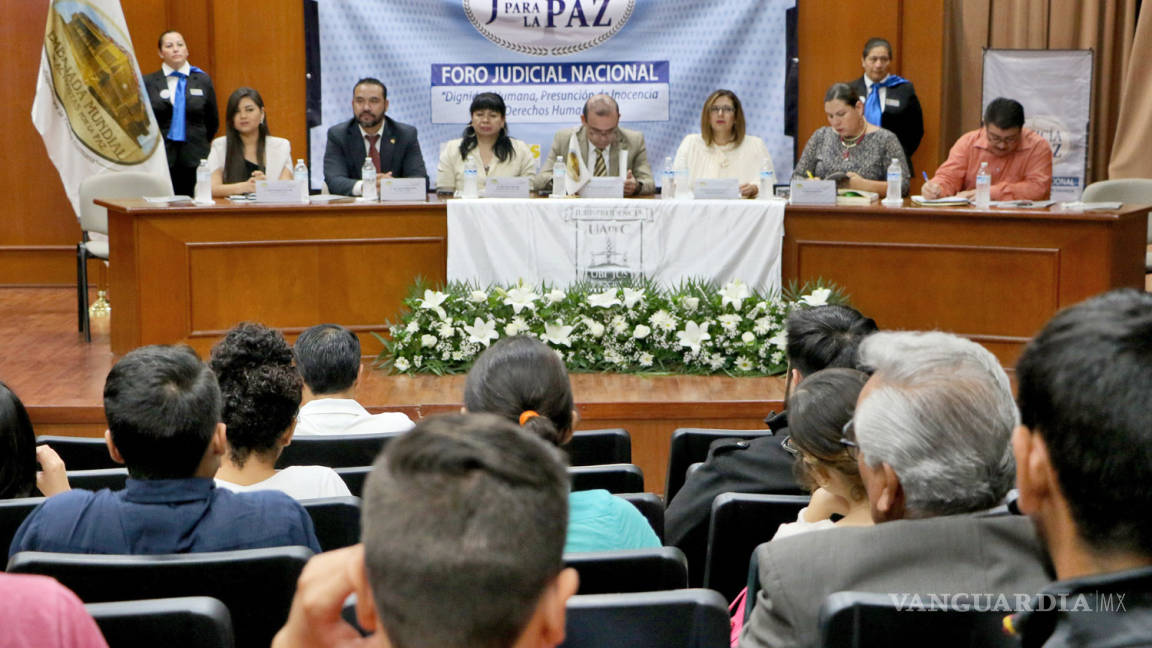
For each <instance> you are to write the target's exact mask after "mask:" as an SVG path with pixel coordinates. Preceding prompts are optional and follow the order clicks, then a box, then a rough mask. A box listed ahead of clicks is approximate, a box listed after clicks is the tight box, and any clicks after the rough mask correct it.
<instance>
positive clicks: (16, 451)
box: [0, 382, 69, 499]
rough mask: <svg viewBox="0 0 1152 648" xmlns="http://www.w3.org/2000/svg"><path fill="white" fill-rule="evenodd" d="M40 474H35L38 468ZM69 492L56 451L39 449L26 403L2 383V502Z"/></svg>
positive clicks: (0, 406) (0, 474)
mask: <svg viewBox="0 0 1152 648" xmlns="http://www.w3.org/2000/svg"><path fill="white" fill-rule="evenodd" d="M37 463H39V464H40V468H41V469H40V470H36V464H37ZM68 489H69V486H68V474H67V471H66V469H65V467H64V462H63V461H62V460H61V459H60V455H58V454H56V451H55V450H53V449H52V448H49V447H48V446H46V445H41V446H37V445H36V433H35V432H34V431H33V430H32V421H31V420H29V418H28V411H27V410H26V409H24V403H22V402H20V399H19V398H18V397H17V396H16V394H15V393H13V392H12V390H11V389H8V385H5V384H4V383H3V382H0V499H13V498H18V497H37V496H39V495H45V496H48V495H55V494H56V493H62V492H64V491H66V490H68Z"/></svg>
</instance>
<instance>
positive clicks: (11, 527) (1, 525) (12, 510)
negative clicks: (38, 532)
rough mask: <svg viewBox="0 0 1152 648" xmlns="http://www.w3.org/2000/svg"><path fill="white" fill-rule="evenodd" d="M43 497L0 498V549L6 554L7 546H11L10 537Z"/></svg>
mask: <svg viewBox="0 0 1152 648" xmlns="http://www.w3.org/2000/svg"><path fill="white" fill-rule="evenodd" d="M45 499H46V498H43V497H21V498H17V499H7V500H0V551H3V552H4V555H7V554H8V547H11V546H12V538H13V537H14V536H15V535H16V530H17V529H19V528H20V525H21V524H22V523H23V522H24V518H26V517H28V514H29V513H31V512H32V510H33V509H35V508H36V507H37V506H40V504H41V503H42V502H43V501H44V500H45Z"/></svg>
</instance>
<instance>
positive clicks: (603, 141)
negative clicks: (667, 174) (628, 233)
mask: <svg viewBox="0 0 1152 648" xmlns="http://www.w3.org/2000/svg"><path fill="white" fill-rule="evenodd" d="M573 135H575V137H573ZM573 139H575V141H576V143H577V145H578V146H579V150H580V154H581V156H583V159H584V160H587V165H588V169H589V171H590V172H591V173H592V175H593V176H607V177H613V176H618V175H620V173H621V170H620V151H626V152H627V154H628V166H627V169H626V171H627V176H626V178H625V180H624V195H625V196H639V195H644V194H651V193H654V192H655V191H656V181H655V179H653V178H652V168H651V167H650V166H649V165H648V149H647V148H646V147H645V145H644V134H643V133H641V132H640V131H634V130H629V129H627V128H620V107H619V106H618V105H617V103H616V100H615V99H613V98H612V97H611V96H610V95H606V94H597V95H592V96H591V97H589V98H588V101H586V102H584V112H583V114H581V115H580V127H579V128H565V129H564V130H561V131H560V132H558V133H556V136H555V137H554V138H553V139H552V149H551V150H550V151H549V152H548V155H546V156H544V158H542V159H541V160H540V172H539V173H537V174H536V190H537V191H548V190H550V189H551V188H552V164H553V163H554V162H555V161H556V158H557V157H559V158H560V159H561V160H563V161H565V162H567V160H568V151H569V149H570V148H571V145H572V140H573Z"/></svg>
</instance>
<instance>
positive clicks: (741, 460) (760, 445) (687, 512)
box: [664, 305, 876, 556]
mask: <svg viewBox="0 0 1152 648" xmlns="http://www.w3.org/2000/svg"><path fill="white" fill-rule="evenodd" d="M784 329H785V331H786V332H787V337H788V344H787V347H786V349H785V355H786V356H787V357H788V367H789V370H788V382H787V383H786V385H787V386H786V388H785V392H786V393H785V402H787V400H788V393H787V392H788V391H790V388H791V387H792V386H797V387H798V386H799V385H800V384H801V381H802V380H803V379H804V377H805V376H809V375H811V374H813V373H815V372H817V371H820V370H821V369H826V368H829V367H842V368H853V367H855V366H856V350H857V349H858V348H859V346H860V341H861V340H863V339H864V337H865V336H867V335H870V334H871V333H873V332H875V331H876V322H875V321H873V320H872V318H870V317H864V316H863V315H861V314H860V313H859V312H858V311H856V310H855V309H853V308H850V307H848V306H840V305H827V306H817V307H815V308H803V309H800V310H796V311H793V312H792V313H790V314H789V315H788V319H787V321H786V322H785V325H784ZM768 426H769V428H770V429H771V430H772V433H773V436H765V437H762V438H759V439H753V440H751V441H739V440H735V439H733V440H729V441H724V442H721V441H717V442H715V443H713V444H712V447H711V448H710V449H709V451H708V459H707V460H706V461H705V462H704V464H703V465H701V466H700V467H699V468H698V469H697V470H696V471H695V472H693V473H692V474H691V475H688V477H687V478H686V479H685V480H684V486H683V487H682V488H681V489H680V491H679V492H678V493H676V497H674V498H672V501H671V502H670V503H669V504H668V510H667V511H665V513H664V536H665V539H666V540H667V542H668V544H670V545H674V546H677V547H680V548H681V549H683V550H684V553H685V555H689V556H703V555H704V550H705V548H706V546H707V543H708V519H709V515H710V514H711V512H712V500H714V499H716V496H717V495H720V494H721V493H776V494H781V495H789V494H800V493H801V492H802V490H801V488H800V486H799V485H798V484H797V483H796V480H795V479H794V478H793V473H792V463H793V461H792V456H791V455H789V454H788V453H787V452H785V451H784V449H783V448H782V447H781V446H780V439H782V438H784V436H786V435H787V434H788V413H787V412H781V413H779V414H775V415H773V416H772V417H770V418H769V420H768Z"/></svg>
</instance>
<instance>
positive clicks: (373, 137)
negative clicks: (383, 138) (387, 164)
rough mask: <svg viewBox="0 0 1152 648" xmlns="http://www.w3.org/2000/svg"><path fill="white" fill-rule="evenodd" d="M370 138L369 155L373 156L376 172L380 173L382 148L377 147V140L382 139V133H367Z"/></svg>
mask: <svg viewBox="0 0 1152 648" xmlns="http://www.w3.org/2000/svg"><path fill="white" fill-rule="evenodd" d="M364 137H366V138H368V155H369V156H371V158H372V164H374V165H376V173H380V149H379V148H376V142H378V141H380V135H379V133H377V134H376V135H365V136H364Z"/></svg>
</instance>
